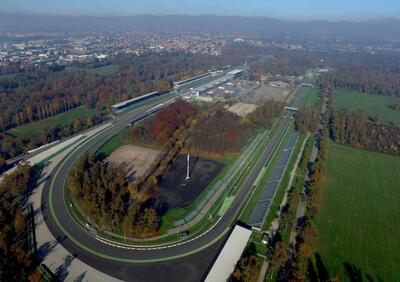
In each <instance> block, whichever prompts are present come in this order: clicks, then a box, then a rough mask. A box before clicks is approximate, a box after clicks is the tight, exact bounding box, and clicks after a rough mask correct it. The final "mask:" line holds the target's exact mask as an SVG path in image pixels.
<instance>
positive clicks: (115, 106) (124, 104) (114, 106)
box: [111, 91, 158, 109]
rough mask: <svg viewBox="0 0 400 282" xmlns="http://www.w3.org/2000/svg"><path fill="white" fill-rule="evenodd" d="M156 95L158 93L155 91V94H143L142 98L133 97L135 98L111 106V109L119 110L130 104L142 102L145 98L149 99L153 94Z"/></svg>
mask: <svg viewBox="0 0 400 282" xmlns="http://www.w3.org/2000/svg"><path fill="white" fill-rule="evenodd" d="M157 93H158V92H157V91H155V92H150V93H147V94H144V95H142V96H139V97H135V98H132V99H129V100H126V101H123V102H121V103H117V104H115V105H112V106H111V108H113V109H119V108H122V107H125V106H126V105H129V104H131V103H133V102H135V101H138V100H142V99H145V98H147V97H151V96H153V95H155V94H157Z"/></svg>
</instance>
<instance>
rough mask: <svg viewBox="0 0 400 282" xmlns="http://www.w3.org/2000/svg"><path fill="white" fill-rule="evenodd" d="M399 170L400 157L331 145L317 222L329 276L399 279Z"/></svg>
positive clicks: (319, 245)
mask: <svg viewBox="0 0 400 282" xmlns="http://www.w3.org/2000/svg"><path fill="white" fill-rule="evenodd" d="M399 167H400V158H398V157H393V156H389V155H384V154H379V153H372V152H368V151H362V150H357V149H353V148H350V147H344V146H340V145H334V144H332V145H331V147H330V151H329V155H328V160H327V178H326V181H325V183H324V191H323V193H322V194H323V195H322V199H321V202H320V203H319V205H320V208H319V211H318V213H317V216H316V221H315V223H316V228H317V236H316V240H315V251H316V252H318V253H319V254H320V256H321V258H322V261H323V263H324V264H325V267H326V268H327V269H328V272H329V274H330V275H331V276H339V278H340V279H341V280H342V281H347V280H351V277H352V278H353V279H354V277H356V276H354V275H357V274H361V275H364V279H365V278H367V276H368V275H369V276H371V277H372V279H373V280H374V281H398V279H399V277H400V267H399V266H400V252H399V250H400V241H399V239H398V238H399V236H400V229H399V226H400V205H399V203H398V201H399V193H400V177H399V176H400V172H399ZM346 269H347V270H346ZM351 273H352V274H351ZM351 281H362V280H351ZM364 281H366V280H364ZM370 281H372V280H370Z"/></svg>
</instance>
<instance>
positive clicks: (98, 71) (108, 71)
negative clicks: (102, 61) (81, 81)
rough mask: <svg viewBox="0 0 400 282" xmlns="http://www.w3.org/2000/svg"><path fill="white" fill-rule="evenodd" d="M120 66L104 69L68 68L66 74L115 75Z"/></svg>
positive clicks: (110, 66) (109, 66) (105, 67)
mask: <svg viewBox="0 0 400 282" xmlns="http://www.w3.org/2000/svg"><path fill="white" fill-rule="evenodd" d="M118 67H119V66H118V65H116V64H114V65H108V66H104V67H98V68H78V67H68V68H66V69H65V71H66V72H80V71H83V72H86V73H88V74H97V75H104V76H107V75H113V74H115V73H116V72H117V71H118Z"/></svg>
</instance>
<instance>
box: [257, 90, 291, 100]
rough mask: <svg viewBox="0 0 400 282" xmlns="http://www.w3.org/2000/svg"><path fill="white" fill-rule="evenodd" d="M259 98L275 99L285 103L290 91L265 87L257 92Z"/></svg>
mask: <svg viewBox="0 0 400 282" xmlns="http://www.w3.org/2000/svg"><path fill="white" fill-rule="evenodd" d="M257 92H258V93H257V94H258V95H257V96H258V97H259V98H261V99H265V100H267V99H273V100H275V101H285V99H286V96H287V95H288V94H289V93H290V89H281V88H276V87H272V86H263V87H261V88H260V89H258V90H257Z"/></svg>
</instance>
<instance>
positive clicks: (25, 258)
mask: <svg viewBox="0 0 400 282" xmlns="http://www.w3.org/2000/svg"><path fill="white" fill-rule="evenodd" d="M33 174H34V173H33V170H32V168H31V167H29V166H28V165H24V166H18V167H17V169H16V170H15V171H14V172H13V173H11V174H9V175H7V176H5V177H4V179H3V181H2V182H1V183H0V280H1V281H41V274H40V273H39V272H38V271H37V270H36V264H35V260H34V257H33V254H31V253H30V252H29V251H28V246H27V240H26V236H27V232H28V231H27V220H28V219H27V217H28V216H27V215H26V212H25V211H24V209H23V207H21V205H20V201H21V198H22V197H24V196H25V195H26V193H28V191H29V189H30V188H31V185H32V181H33Z"/></svg>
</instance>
